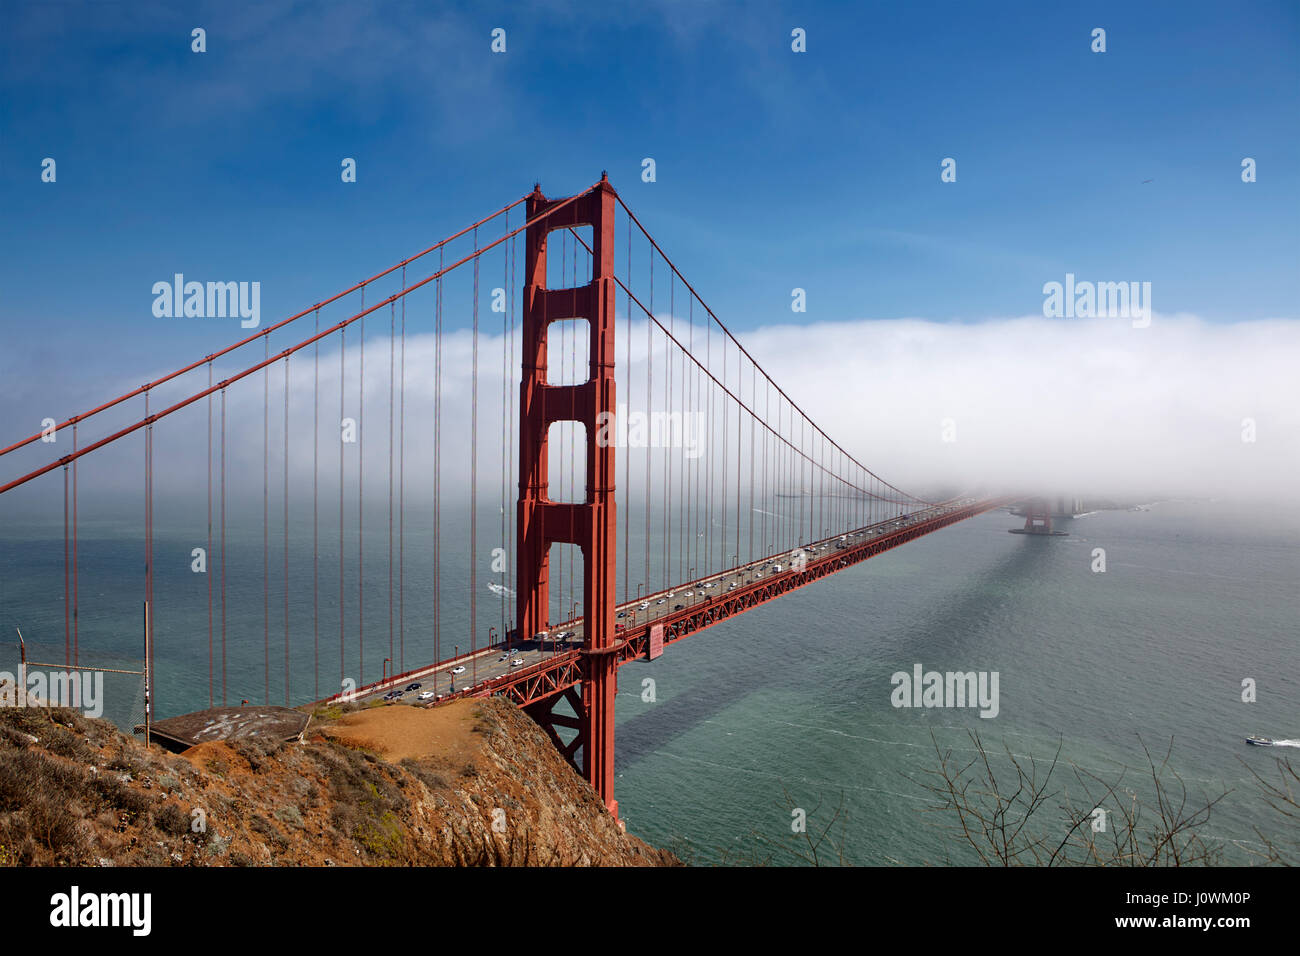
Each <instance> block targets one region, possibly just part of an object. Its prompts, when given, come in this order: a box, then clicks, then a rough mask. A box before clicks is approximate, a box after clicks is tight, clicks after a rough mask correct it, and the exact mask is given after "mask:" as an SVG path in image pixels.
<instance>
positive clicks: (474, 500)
mask: <svg viewBox="0 0 1300 956" xmlns="http://www.w3.org/2000/svg"><path fill="white" fill-rule="evenodd" d="M474 251H475V253H476V255H475V256H474V304H473V315H474V342H473V346H472V349H473V359H472V368H471V370H470V389H469V390H470V413H469V414H470V423H469V644H470V653H471V654H474V653H475V651H477V649H478V265H479V257H478V255H477V252H478V229H477V227H476V228H475V229H474ZM472 680H473V682H474V683H476V684H477V683H478V657H477V656H475V657H474V674H473V677H472Z"/></svg>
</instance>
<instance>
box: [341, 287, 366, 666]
mask: <svg viewBox="0 0 1300 956" xmlns="http://www.w3.org/2000/svg"><path fill="white" fill-rule="evenodd" d="M363 294H364V293H363ZM347 350H348V340H347V329H346V328H342V329H339V428H340V431H339V685H340V686H342V684H343V682H344V680H346V677H347V675H346V669H347V660H346V652H345V649H344V641H343V622H344V617H343V605H344V602H345V600H346V596H347V595H346V593H345V591H344V588H343V446H344V444H345V442H344V440H343V438H344V435H345V432H343V431H342V428H343V422H344V420H345V418H346V412H345V406H344V399H345V397H346V392H345V391H344V383H345V382H346V379H347V368H346V356H347Z"/></svg>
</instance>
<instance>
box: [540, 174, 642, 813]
mask: <svg viewBox="0 0 1300 956" xmlns="http://www.w3.org/2000/svg"><path fill="white" fill-rule="evenodd" d="M563 201H564V200H561V199H547V198H546V197H545V196H543V195H542V191H541V187H540V186H538V187H536V188H535V189H534V190H533V194H532V195H531V196H529V197H528V206H527V209H528V221H529V222H532V221H533V220H534V219H536V217H537V216H539V215H541V214H542V213H544V212H546V210H548V209H550V208H552V207H554V206H557V205H559V204H560V203H562V202H563ZM615 202H616V197H615V194H614V188H613V187H612V186H611V185H610V184H609V181H608V179H607V178H606V177H605V176H604V175H602V176H601V180H600V182H599V183H598V184H597V185H596V186H595V187H593V188H592V189H591V190H590V191H589V192H588V193H587V194H585V195H584V196H582V198H580V199H577V200H575V201H573V202H570V203H569V204H568V205H567V206H564V208H562V209H558V210H557V211H556V212H554V213H553V214H551V215H550V216H547V217H546V218H545V219H543V220H541V221H540V222H537V223H535V224H533V225H530V226H529V227H528V229H527V232H526V252H525V260H524V270H525V271H524V282H525V289H524V302H523V330H522V335H523V375H522V381H521V383H520V387H519V394H520V403H519V408H520V414H519V532H518V539H517V542H518V543H517V547H518V555H517V567H518V572H519V575H518V585H519V587H518V591H519V595H518V607H519V612H518V626H519V636H520V638H521V639H525V640H527V639H531V638H533V637H534V636H535V635H536V634H538V633H539V632H541V631H544V630H546V629H547V626H548V624H549V622H548V620H547V616H548V608H549V606H550V604H549V600H550V592H549V588H548V580H549V570H550V569H549V564H550V548H551V545H552V544H556V543H568V544H572V545H575V546H577V547H579V548H581V549H582V557H583V562H582V564H583V604H582V606H583V615H584V617H583V635H584V640H585V643H584V647H583V652H582V653H583V677H582V697H581V699H579V698H578V695H577V694H575V693H573V692H572V690H570V691H569V692H568V693H567V694H566V695H564V697H565V699H567V700H568V701H569V702H570V704H571V705H572V706H573V708H574V710H575V711H576V712H577V714H578V718H577V720H576V721H574V720H573V719H571V718H568V717H566V716H565V715H563V714H553V713H552V710H551V709H552V707H553V706H554V704H555V703H556V702H557V701H558V700H559V699H560V697H559V696H553V697H551V698H548V699H546V700H544V701H540V702H538V703H537V704H536V705H533V706H531V707H529V708H527V709H528V712H529V714H530V716H532V717H533V719H534V720H536V721H537V722H538V723H539V724H541V725H542V727H543V728H544V729H545V730H546V731H547V732H548V734H549V735H550V736H551V738H552V740H554V741H555V742H556V743H559V739H558V736H557V735H556V733H555V727H556V726H564V727H572V728H575V729H576V730H577V731H578V736H577V738H576V739H575V740H574V741H573V742H572V743H571V744H570V745H568V746H567V747H566V746H563V745H561V752H562V753H564V754H565V755H566V756H567V757H568V758H569V759H570V760H571V761H572V760H573V759H574V755H575V754H576V752H577V750H578V749H579V748H581V750H582V772H583V774H584V776H585V777H586V778H587V781H588V782H589V783H590V784H591V785H592V787H594V788H595V790H596V792H597V793H598V794H600V796H601V799H603V800H604V801H605V806H607V807H608V808H609V810H610V812H611V813H613V814H614V815H615V816H618V801H616V800H615V799H614V694H615V691H616V689H617V677H616V673H617V672H616V665H615V662H614V654H615V640H614V604H615V595H614V579H615V571H616V569H615V552H616V537H615V532H616V522H615V517H616V516H615V503H614V447H613V446H612V445H607V446H606V447H600V446H599V445H598V443H597V441H596V435H597V433H598V429H597V420H598V416H600V415H601V413H602V412H605V413H609V414H611V415H612V414H613V413H614V411H615V402H614V295H615V281H614V206H615ZM586 225H589V226H591V228H592V239H593V242H592V278H591V282H590V283H589V284H587V285H585V286H579V287H577V288H572V289H548V288H547V287H546V241H547V237H548V235H549V234H550V233H551V232H552V231H554V230H556V229H567V228H570V227H574V226H586ZM576 318H585V319H587V321H588V323H589V325H590V327H591V347H590V375H589V377H588V380H587V381H586V382H583V383H581V384H578V385H551V384H549V383H548V382H547V379H546V338H547V330H548V328H549V326H550V324H551V323H552V322H557V321H562V320H565V319H576ZM563 421H574V422H579V423H581V424H582V425H583V427H584V428H585V429H586V432H587V436H586V438H587V441H586V445H587V493H586V499H585V501H582V502H577V503H564V502H555V501H551V500H550V499H549V498H548V497H547V477H548V474H549V472H548V471H547V447H546V446H547V435H548V432H549V430H550V427H551V425H552V423H554V422H563Z"/></svg>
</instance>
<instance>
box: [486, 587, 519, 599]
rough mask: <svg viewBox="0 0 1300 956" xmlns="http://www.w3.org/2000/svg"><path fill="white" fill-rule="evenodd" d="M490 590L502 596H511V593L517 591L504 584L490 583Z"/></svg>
mask: <svg viewBox="0 0 1300 956" xmlns="http://www.w3.org/2000/svg"><path fill="white" fill-rule="evenodd" d="M488 590H489V591H491V592H492V593H493V594H499V595H501V597H509V596H510V595H511V594H514V593H515V592H514V591H512V590H510V589H509V588H508V587H506V586H505V585H504V584H488Z"/></svg>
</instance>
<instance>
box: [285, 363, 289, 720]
mask: <svg viewBox="0 0 1300 956" xmlns="http://www.w3.org/2000/svg"><path fill="white" fill-rule="evenodd" d="M284 706H286V707H288V706H289V356H287V355H286V356H285V357H284Z"/></svg>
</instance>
